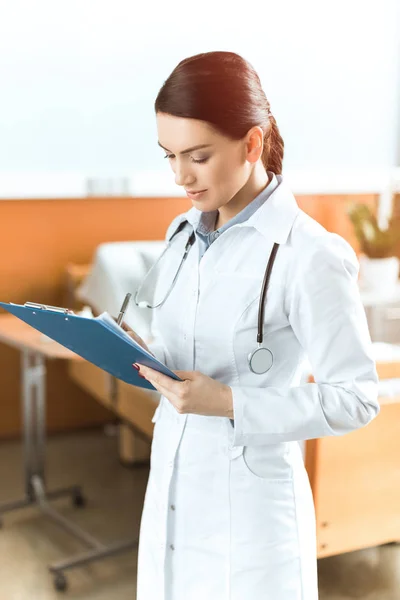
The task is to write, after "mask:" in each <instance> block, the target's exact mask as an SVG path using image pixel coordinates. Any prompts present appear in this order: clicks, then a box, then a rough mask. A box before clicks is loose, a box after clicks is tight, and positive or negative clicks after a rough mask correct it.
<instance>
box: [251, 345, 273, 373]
mask: <svg viewBox="0 0 400 600" xmlns="http://www.w3.org/2000/svg"><path fill="white" fill-rule="evenodd" d="M248 359H249V365H250V370H251V371H253V373H256V375H263V374H264V373H267V371H269V370H270V368H271V367H272V364H273V362H274V357H273V355H272V352H271V350H268V348H264V346H259V347H258V348H256V349H255V350H253V352H250V354H249V356H248Z"/></svg>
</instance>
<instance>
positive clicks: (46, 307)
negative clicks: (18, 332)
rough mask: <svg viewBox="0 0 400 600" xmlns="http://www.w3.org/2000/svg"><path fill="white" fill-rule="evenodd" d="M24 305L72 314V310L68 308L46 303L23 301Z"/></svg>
mask: <svg viewBox="0 0 400 600" xmlns="http://www.w3.org/2000/svg"><path fill="white" fill-rule="evenodd" d="M24 306H27V307H28V308H39V309H41V310H52V311H53V312H59V313H62V314H64V315H74V314H75V313H74V311H73V310H71V309H70V308H62V307H61V306H50V305H48V304H36V303H35V302H25V304H24Z"/></svg>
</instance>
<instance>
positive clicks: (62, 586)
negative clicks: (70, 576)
mask: <svg viewBox="0 0 400 600" xmlns="http://www.w3.org/2000/svg"><path fill="white" fill-rule="evenodd" d="M54 587H55V589H56V590H57V592H65V591H66V589H67V587H68V584H67V579H66V577H65V575H64V574H63V573H57V574H56V575H55V576H54Z"/></svg>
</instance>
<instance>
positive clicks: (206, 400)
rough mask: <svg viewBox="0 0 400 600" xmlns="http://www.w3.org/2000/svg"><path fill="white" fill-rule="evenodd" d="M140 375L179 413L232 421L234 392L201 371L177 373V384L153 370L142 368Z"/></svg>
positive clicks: (141, 366) (142, 366)
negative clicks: (226, 418)
mask: <svg viewBox="0 0 400 600" xmlns="http://www.w3.org/2000/svg"><path fill="white" fill-rule="evenodd" d="M138 367H140V371H139V373H140V375H142V376H143V377H145V379H147V381H149V382H150V383H151V384H152V385H153V386H154V387H155V388H156V390H157V391H159V392H160V393H161V394H162V395H163V396H165V397H166V398H168V400H169V401H170V402H171V404H172V405H173V406H174V407H175V409H176V410H177V412H178V413H181V414H185V413H192V414H196V415H205V416H212V417H228V418H230V419H233V400H232V390H231V388H230V387H229V386H228V385H225V384H223V383H220V382H219V381H216V380H215V379H212V378H211V377H208V376H207V375H204V374H203V373H199V371H174V373H175V375H177V376H178V377H180V378H181V379H183V380H184V381H176V380H175V379H172V378H171V377H168V376H167V375H164V374H163V373H159V372H158V371H155V370H154V369H150V368H149V367H145V366H144V365H139V364H138Z"/></svg>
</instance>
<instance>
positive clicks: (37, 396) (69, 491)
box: [0, 350, 137, 590]
mask: <svg viewBox="0 0 400 600" xmlns="http://www.w3.org/2000/svg"><path fill="white" fill-rule="evenodd" d="M21 389H22V398H21V400H22V414H23V440H24V463H25V497H24V498H22V499H20V500H16V501H14V502H8V503H4V504H0V517H1V515H2V514H4V513H6V512H10V511H12V510H15V509H18V508H23V507H25V506H28V505H30V504H36V505H37V506H38V508H39V509H40V511H41V512H42V513H44V514H45V515H46V516H47V517H49V518H51V519H52V520H53V521H54V522H55V523H57V524H58V525H59V526H61V527H62V528H63V529H64V530H65V531H68V532H69V533H70V534H71V535H73V536H74V537H76V538H77V539H79V540H80V541H81V542H82V543H84V544H85V545H86V546H88V547H89V548H90V550H89V551H87V552H83V553H80V554H78V555H77V556H75V557H73V558H67V559H66V560H63V561H61V562H58V563H55V564H53V565H50V566H49V570H50V572H51V573H52V574H53V575H54V585H55V587H56V589H57V590H65V589H66V586H67V581H66V578H65V575H64V571H65V570H67V569H71V568H73V567H76V566H80V565H85V564H88V563H90V562H92V561H95V560H99V559H102V558H107V557H109V556H115V555H116V554H119V553H121V552H126V551H128V550H132V549H133V548H135V547H136V546H137V540H136V539H132V540H127V541H122V542H116V543H114V544H112V545H109V546H107V545H105V544H103V543H102V542H100V541H99V540H97V539H96V538H95V537H93V536H92V535H91V534H89V533H87V532H86V531H84V530H83V529H81V528H80V527H78V525H76V524H75V523H73V522H72V521H70V520H69V519H67V518H66V517H64V516H63V515H61V514H60V513H59V512H57V511H56V510H55V509H54V508H52V507H51V506H50V504H49V500H52V499H55V498H60V497H62V496H68V495H71V496H72V498H73V501H74V504H75V506H84V504H85V500H84V498H83V496H82V490H81V487H80V486H77V485H74V486H71V487H68V488H62V489H58V490H54V491H50V492H48V491H47V490H46V485H45V444H46V364H45V358H44V357H43V356H42V355H41V354H40V353H37V352H32V351H30V350H25V351H23V352H22V357H21Z"/></svg>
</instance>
